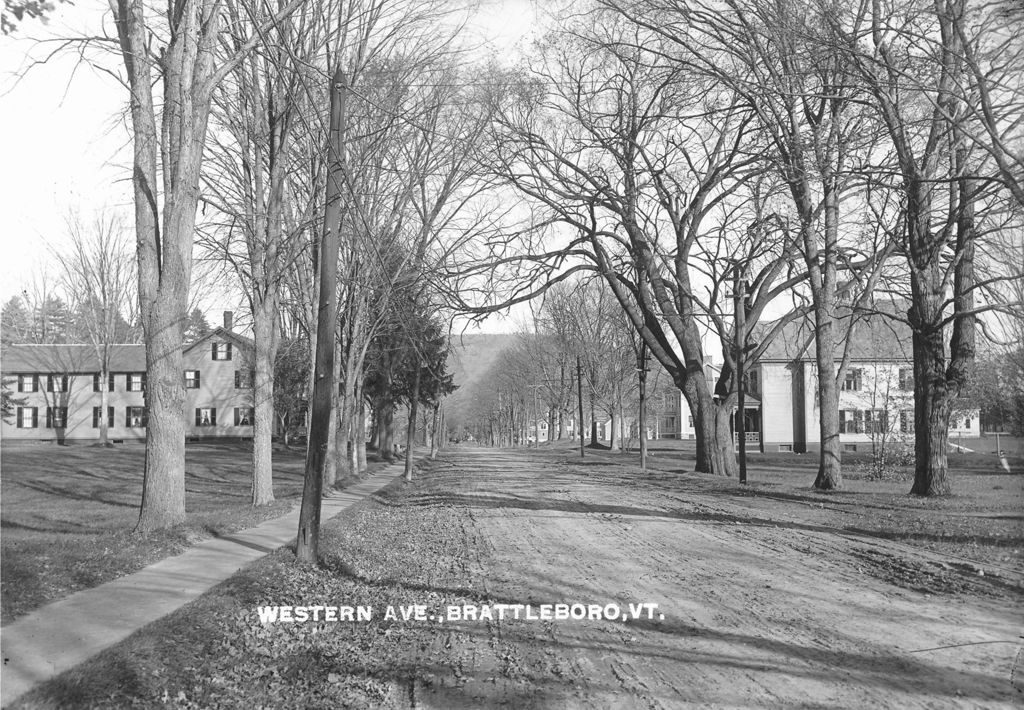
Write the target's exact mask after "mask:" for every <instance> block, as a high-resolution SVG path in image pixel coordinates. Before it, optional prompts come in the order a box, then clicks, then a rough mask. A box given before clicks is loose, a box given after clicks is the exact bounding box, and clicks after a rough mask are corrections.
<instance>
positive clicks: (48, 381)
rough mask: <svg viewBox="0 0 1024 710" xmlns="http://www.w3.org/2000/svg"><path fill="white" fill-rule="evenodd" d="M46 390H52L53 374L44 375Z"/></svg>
mask: <svg viewBox="0 0 1024 710" xmlns="http://www.w3.org/2000/svg"><path fill="white" fill-rule="evenodd" d="M46 391H47V392H53V375H47V376H46Z"/></svg>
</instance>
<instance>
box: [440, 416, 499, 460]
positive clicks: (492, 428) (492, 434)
mask: <svg viewBox="0 0 1024 710" xmlns="http://www.w3.org/2000/svg"><path fill="white" fill-rule="evenodd" d="M440 411H441V403H440V402H435V403H434V414H433V416H432V417H431V423H430V460H431V461H433V460H434V457H436V456H437V443H438V442H437V437H438V436H439V435H440V431H439V430H438V424H440V419H441V417H440ZM493 439H494V426H493V423H492V426H491V446H493V445H494V441H493Z"/></svg>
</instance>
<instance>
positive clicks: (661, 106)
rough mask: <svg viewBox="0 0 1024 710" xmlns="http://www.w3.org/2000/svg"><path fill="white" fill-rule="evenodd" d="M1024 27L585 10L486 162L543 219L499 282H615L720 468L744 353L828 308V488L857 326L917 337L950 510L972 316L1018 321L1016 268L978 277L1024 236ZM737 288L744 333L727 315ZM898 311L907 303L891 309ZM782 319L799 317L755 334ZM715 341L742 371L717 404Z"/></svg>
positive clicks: (924, 432)
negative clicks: (981, 102)
mask: <svg viewBox="0 0 1024 710" xmlns="http://www.w3.org/2000/svg"><path fill="white" fill-rule="evenodd" d="M1022 19H1024V17H1022V13H1021V11H1020V9H1019V8H1018V7H1015V6H1013V5H1011V4H1009V3H1006V4H1000V3H996V4H990V5H985V6H984V7H978V8H971V7H968V5H967V4H966V3H965V2H963V1H962V0H958V1H948V2H946V1H944V2H940V3H923V2H908V1H904V0H894V1H892V2H884V1H881V0H880V1H879V2H874V3H870V4H863V5H858V6H851V7H848V6H846V5H845V4H843V3H832V2H782V3H777V2H772V3H768V2H762V1H760V0H741V1H739V2H729V3H725V4H724V5H723V4H719V3H702V2H699V1H684V0H639V1H637V2H618V1H616V0H598V1H597V2H594V3H589V4H584V5H581V6H580V11H579V12H577V13H575V14H573V15H572V16H570V17H569V19H567V20H565V21H564V22H561V23H560V25H559V26H558V28H557V29H556V30H555V31H554V32H553V34H552V35H551V36H550V37H549V39H548V41H547V42H545V43H544V44H543V45H542V46H541V47H539V52H538V55H537V58H536V61H535V64H534V66H532V67H531V71H530V72H529V74H528V75H527V76H526V77H524V79H523V80H522V81H521V82H520V83H518V84H517V85H516V86H515V88H514V89H510V90H509V91H508V93H507V95H506V96H505V97H503V98H504V100H503V101H502V102H501V104H500V105H501V109H500V111H499V112H498V114H497V116H496V119H495V125H494V138H495V146H496V147H495V152H494V155H493V156H492V161H491V163H490V168H491V170H492V171H493V172H494V174H496V175H499V176H501V178H503V179H504V180H505V181H506V182H507V184H508V185H510V186H512V187H514V188H515V189H516V190H517V191H518V192H519V194H521V195H523V196H524V199H527V200H529V201H530V203H531V204H532V205H534V206H535V208H536V209H537V210H538V211H539V212H541V213H542V214H541V215H540V216H537V215H535V216H534V219H535V222H536V223H537V224H538V225H539V226H538V228H537V229H534V230H531V231H529V232H527V233H525V234H516V235H514V236H513V237H512V238H510V240H508V242H506V243H502V244H501V245H499V246H498V248H496V249H495V250H494V252H493V256H494V259H493V263H492V264H491V265H489V266H488V267H482V268H493V264H498V265H499V266H502V267H506V266H507V267H509V268H512V267H514V268H515V269H516V270H518V272H519V273H522V272H528V273H529V274H530V275H531V276H532V277H533V278H535V279H536V281H537V283H539V284H547V283H550V282H551V281H557V280H560V279H566V278H570V277H571V276H572V274H573V273H574V272H575V271H578V270H580V269H585V270H591V271H594V272H596V273H598V274H600V275H601V277H602V278H604V279H605V281H606V282H607V284H608V287H609V288H610V289H611V290H612V292H613V293H614V294H615V296H616V298H617V299H618V301H619V304H620V305H621V307H622V308H623V309H624V311H625V312H626V314H627V315H628V317H629V320H630V322H631V323H632V325H633V327H634V328H635V329H636V331H637V332H638V333H639V334H640V335H641V337H642V338H643V340H644V342H645V343H646V344H647V345H648V347H649V348H650V351H651V353H652V354H653V356H654V357H655V358H657V360H658V361H659V362H660V363H661V365H662V366H663V367H664V368H665V370H666V371H667V372H668V373H669V374H670V376H671V377H672V378H673V380H674V381H675V382H676V383H677V385H678V386H679V387H680V389H682V391H683V392H684V394H685V396H686V398H687V400H688V402H689V404H690V408H691V411H692V412H693V413H694V419H695V428H696V431H697V469H698V470H702V471H709V472H714V473H719V474H723V475H732V474H733V473H734V470H735V466H736V459H735V456H734V455H733V453H732V449H733V447H732V437H731V428H730V426H729V420H730V415H731V412H732V410H733V408H734V407H735V404H736V399H737V393H738V388H737V379H738V378H737V377H736V368H735V365H736V355H737V354H738V353H739V352H743V354H744V357H745V358H747V359H749V361H756V359H757V357H758V356H759V354H760V353H761V352H763V349H764V348H765V347H766V345H767V344H768V342H769V341H770V339H771V338H772V337H773V336H774V334H775V333H777V332H778V330H779V329H780V328H781V327H782V326H783V325H784V324H785V321H786V318H795V317H800V316H802V315H803V314H810V316H811V317H812V318H813V320H814V325H815V342H814V346H815V351H816V360H817V362H816V364H817V371H818V375H819V376H818V389H817V393H816V394H817V399H818V403H819V409H820V411H821V413H822V415H821V425H820V426H821V430H820V435H821V442H822V443H821V454H820V462H819V471H818V474H817V477H816V480H815V485H816V486H817V487H819V488H823V489H830V488H835V487H838V486H839V485H841V483H842V473H841V453H840V449H839V422H838V406H837V405H838V388H839V383H840V382H841V381H842V378H843V376H844V369H845V366H846V359H847V356H848V350H846V349H845V348H844V347H843V343H847V344H848V343H850V342H851V340H852V338H854V337H855V333H854V332H853V329H854V328H855V327H856V321H857V319H856V318H840V317H839V315H840V314H841V313H844V312H845V313H849V312H850V311H851V310H852V311H853V312H855V313H857V312H860V313H865V312H872V311H876V312H877V314H878V317H888V318H897V319H900V320H903V321H905V322H907V323H908V324H909V326H910V328H911V330H912V332H913V355H914V364H915V381H914V390H915V418H916V422H917V425H916V432H917V433H916V440H915V460H916V469H915V480H914V486H913V492H915V493H919V494H925V495H930V494H944V493H948V492H949V483H948V480H947V461H946V450H947V436H948V434H947V431H948V422H949V414H950V407H951V405H952V401H953V399H954V398H955V396H956V395H957V394H958V393H959V391H960V390H961V389H962V388H963V387H964V385H965V381H966V373H967V371H968V364H969V363H970V362H971V360H972V358H973V356H974V334H975V330H976V316H977V315H978V314H979V313H980V312H982V311H995V312H1000V311H1001V312H1003V313H1005V314H1009V315H1011V316H1012V315H1013V314H1015V313H1019V308H1020V303H1019V301H1017V300H1016V299H1015V296H1014V295H1013V293H1012V289H1007V288H1005V286H1006V281H1005V280H1004V279H1005V278H1006V277H1007V276H1009V277H1010V278H1012V279H1019V278H1020V269H1019V268H1016V269H1015V270H1014V273H1012V274H1006V273H1005V272H999V273H998V275H996V276H994V277H993V278H984V279H979V278H977V276H976V274H977V266H976V265H977V264H978V262H979V260H983V261H984V263H985V264H986V270H985V272H986V273H990V272H989V270H988V268H987V266H988V264H989V263H990V262H994V261H996V260H997V258H998V257H994V255H993V254H992V253H991V252H990V251H989V247H990V245H992V244H994V243H996V242H997V241H998V239H997V238H996V237H995V235H1002V238H1005V237H1006V236H1007V235H1009V236H1010V238H1011V239H1014V240H1016V241H1017V242H1019V240H1020V238H1021V236H1020V235H1021V231H1020V229H1021V224H1020V220H1021V209H1022V205H1021V203H1020V201H1019V199H1015V198H1016V196H1017V194H1018V189H1019V184H1020V182H1019V180H1020V175H1019V172H1016V171H1015V170H1013V169H1009V170H1008V169H1007V167H1009V166H1010V165H1011V163H1013V160H1015V158H1013V157H1011V156H1017V155H1018V153H1019V149H1020V146H1021V136H1020V134H1021V132H1020V127H1019V125H1018V124H1017V123H1015V121H1016V117H1017V116H1018V115H1019V107H1020V105H1021V103H1020V102H1021V87H1020V83H1019V77H1020V76H1021V71H1022V70H1024V62H1022V50H1021V48H1020V47H1019V46H1017V45H1014V44H1012V43H1011V42H1010V39H1011V38H1012V37H1013V35H1014V34H1015V32H1016V31H1017V30H1019V27H1020V23H1021V21H1022ZM972 66H973V67H977V70H976V69H974V68H971V67H972ZM981 95H987V96H988V97H989V102H988V104H987V105H988V109H987V110H978V109H977V101H976V100H975V99H976V98H978V97H979V96H981ZM475 275H476V274H472V275H467V277H466V278H467V280H468V281H467V283H471V281H469V279H471V278H472V277H473V276H475ZM492 281H493V277H492ZM733 283H737V284H739V289H741V290H742V296H741V297H740V298H741V300H742V301H743V316H744V317H743V318H742V319H735V318H733V317H732V316H731V313H729V310H730V309H728V308H727V307H725V304H726V303H728V300H729V299H727V298H725V296H726V295H729V296H730V297H735V296H736V294H735V291H734V290H733V288H732V284H733ZM543 287H544V286H543V285H541V286H540V288H538V289H537V290H540V289H542V288H543ZM520 289H521V287H520ZM464 292H467V293H471V292H470V291H466V290H465V289H464ZM527 295H531V294H526V295H521V296H518V297H519V298H525V297H526V296H527ZM884 296H892V297H894V298H895V299H896V300H897V302H898V303H907V304H910V305H909V308H904V309H901V310H900V311H899V312H896V313H894V312H893V309H892V308H891V307H889V308H877V309H876V308H875V307H874V306H873V304H874V303H876V299H878V298H879V297H884ZM465 300H466V301H469V300H470V299H468V298H467V299H465ZM494 303H495V302H494V301H492V302H491V304H494ZM783 304H785V310H786V311H787V312H788V314H789V315H788V316H786V317H784V318H782V319H777V320H775V321H772V323H771V324H770V325H768V324H765V323H761V322H760V321H761V319H762V317H763V315H764V313H765V311H766V309H768V308H769V307H774V308H779V307H780V306H782V305H783ZM465 305H466V306H467V307H468V306H470V305H475V306H477V307H478V308H480V309H481V310H486V308H487V307H488V303H487V302H486V300H482V301H481V300H478V301H477V302H475V303H468V302H467V303H466V304H465ZM737 320H740V322H741V323H742V324H743V325H742V326H741V328H740V329H739V332H737V329H736V327H735V323H736V321H737ZM705 330H709V331H710V332H711V333H713V334H714V335H715V336H717V339H718V341H719V343H720V346H721V352H722V356H723V359H724V366H723V367H722V370H721V374H720V376H719V378H718V381H717V383H715V384H714V387H713V388H712V387H709V386H708V385H707V383H706V381H705V378H704V376H703V373H704V365H705V364H706V363H707V362H708V360H709V353H707V352H705V348H704V340H703V339H702V333H703V332H704V331H705ZM947 342H948V346H947ZM716 349H717V348H716Z"/></svg>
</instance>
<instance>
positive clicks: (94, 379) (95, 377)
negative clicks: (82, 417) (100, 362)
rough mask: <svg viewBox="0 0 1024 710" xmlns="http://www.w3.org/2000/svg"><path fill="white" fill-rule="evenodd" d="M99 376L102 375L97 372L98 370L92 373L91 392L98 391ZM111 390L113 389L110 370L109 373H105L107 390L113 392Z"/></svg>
mask: <svg viewBox="0 0 1024 710" xmlns="http://www.w3.org/2000/svg"><path fill="white" fill-rule="evenodd" d="M100 377H102V375H101V373H99V372H96V373H93V376H92V391H93V392H99V391H100ZM113 391H114V373H113V372H111V373H108V374H107V392H113Z"/></svg>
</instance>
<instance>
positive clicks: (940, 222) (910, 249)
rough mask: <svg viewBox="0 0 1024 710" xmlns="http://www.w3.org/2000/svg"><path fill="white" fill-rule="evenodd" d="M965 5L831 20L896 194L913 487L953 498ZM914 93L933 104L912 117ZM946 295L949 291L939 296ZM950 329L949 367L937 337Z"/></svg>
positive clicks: (963, 249)
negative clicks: (881, 135) (871, 114)
mask: <svg viewBox="0 0 1024 710" xmlns="http://www.w3.org/2000/svg"><path fill="white" fill-rule="evenodd" d="M966 8H967V5H966V2H965V0H942V1H940V2H936V3H935V4H934V5H933V6H928V7H923V6H920V5H918V4H915V3H911V2H903V1H902V0H896V1H895V2H891V3H883V2H881V1H878V2H875V3H873V4H872V5H871V8H870V10H869V12H868V13H867V14H866V16H865V17H864V18H863V26H858V25H853V26H850V25H848V24H846V23H844V22H842V21H841V20H842V19H843V18H841V17H840V16H838V15H836V16H835V17H833V18H832V22H831V25H830V26H831V29H832V31H833V32H835V34H836V36H837V40H838V41H837V44H838V45H839V46H842V47H843V48H844V50H845V51H846V52H847V56H848V58H849V61H850V62H851V65H852V66H853V67H854V68H855V70H856V71H857V73H858V74H859V76H860V78H861V80H862V81H863V82H864V84H865V86H866V90H867V91H868V92H870V95H871V96H872V98H873V100H874V106H875V110H876V111H877V112H878V115H879V116H880V118H881V121H882V124H883V125H884V127H885V131H886V134H887V137H888V140H889V141H890V142H891V145H892V152H893V164H892V169H893V171H894V173H895V174H896V175H897V176H898V178H899V185H898V189H899V190H900V191H901V192H902V196H903V203H902V204H903V214H902V223H903V227H904V233H903V234H902V235H900V250H901V252H902V253H903V255H904V256H905V258H906V265H907V270H908V271H909V277H910V279H909V280H910V293H911V297H912V302H911V303H910V307H909V311H908V313H907V319H908V322H909V323H910V326H911V329H912V331H913V354H914V413H915V416H914V420H915V476H914V486H913V488H912V492H913V493H916V494H919V495H944V494H948V493H949V492H950V486H949V481H948V479H947V471H948V466H947V460H946V455H947V452H946V449H947V445H948V436H949V417H950V412H951V407H952V404H953V400H954V399H955V398H956V396H957V394H958V393H959V392H960V390H961V389H962V388H963V387H964V385H965V384H966V381H967V373H968V371H969V366H970V363H971V361H972V360H973V358H974V350H975V316H976V313H977V305H976V303H975V297H976V292H977V291H976V290H977V280H976V276H975V248H976V243H977V238H978V230H977V224H976V213H975V208H976V206H977V204H978V202H979V198H980V196H981V192H980V184H979V181H978V180H977V171H978V168H979V167H980V166H979V165H978V163H977V160H976V158H974V157H972V156H971V155H970V151H969V150H968V148H969V146H968V145H967V141H966V138H965V136H964V133H963V131H962V130H961V128H962V121H963V120H964V115H965V109H964V106H965V105H966V103H967V100H968V98H969V97H967V96H965V95H964V94H963V93H962V92H961V91H960V87H962V85H963V83H962V79H963V77H964V73H965V68H964V46H963V37H964V34H963V32H962V31H961V30H962V27H963V24H964V22H965V21H966V15H965V13H966ZM922 95H929V96H930V97H931V101H930V103H931V109H930V110H927V109H925V110H921V109H920V108H919V101H915V99H917V98H918V97H921V96H922ZM947 294H951V295H947ZM947 332H948V333H949V334H950V358H949V360H948V362H947V358H946V347H945V342H944V338H945V335H946V333H947Z"/></svg>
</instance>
